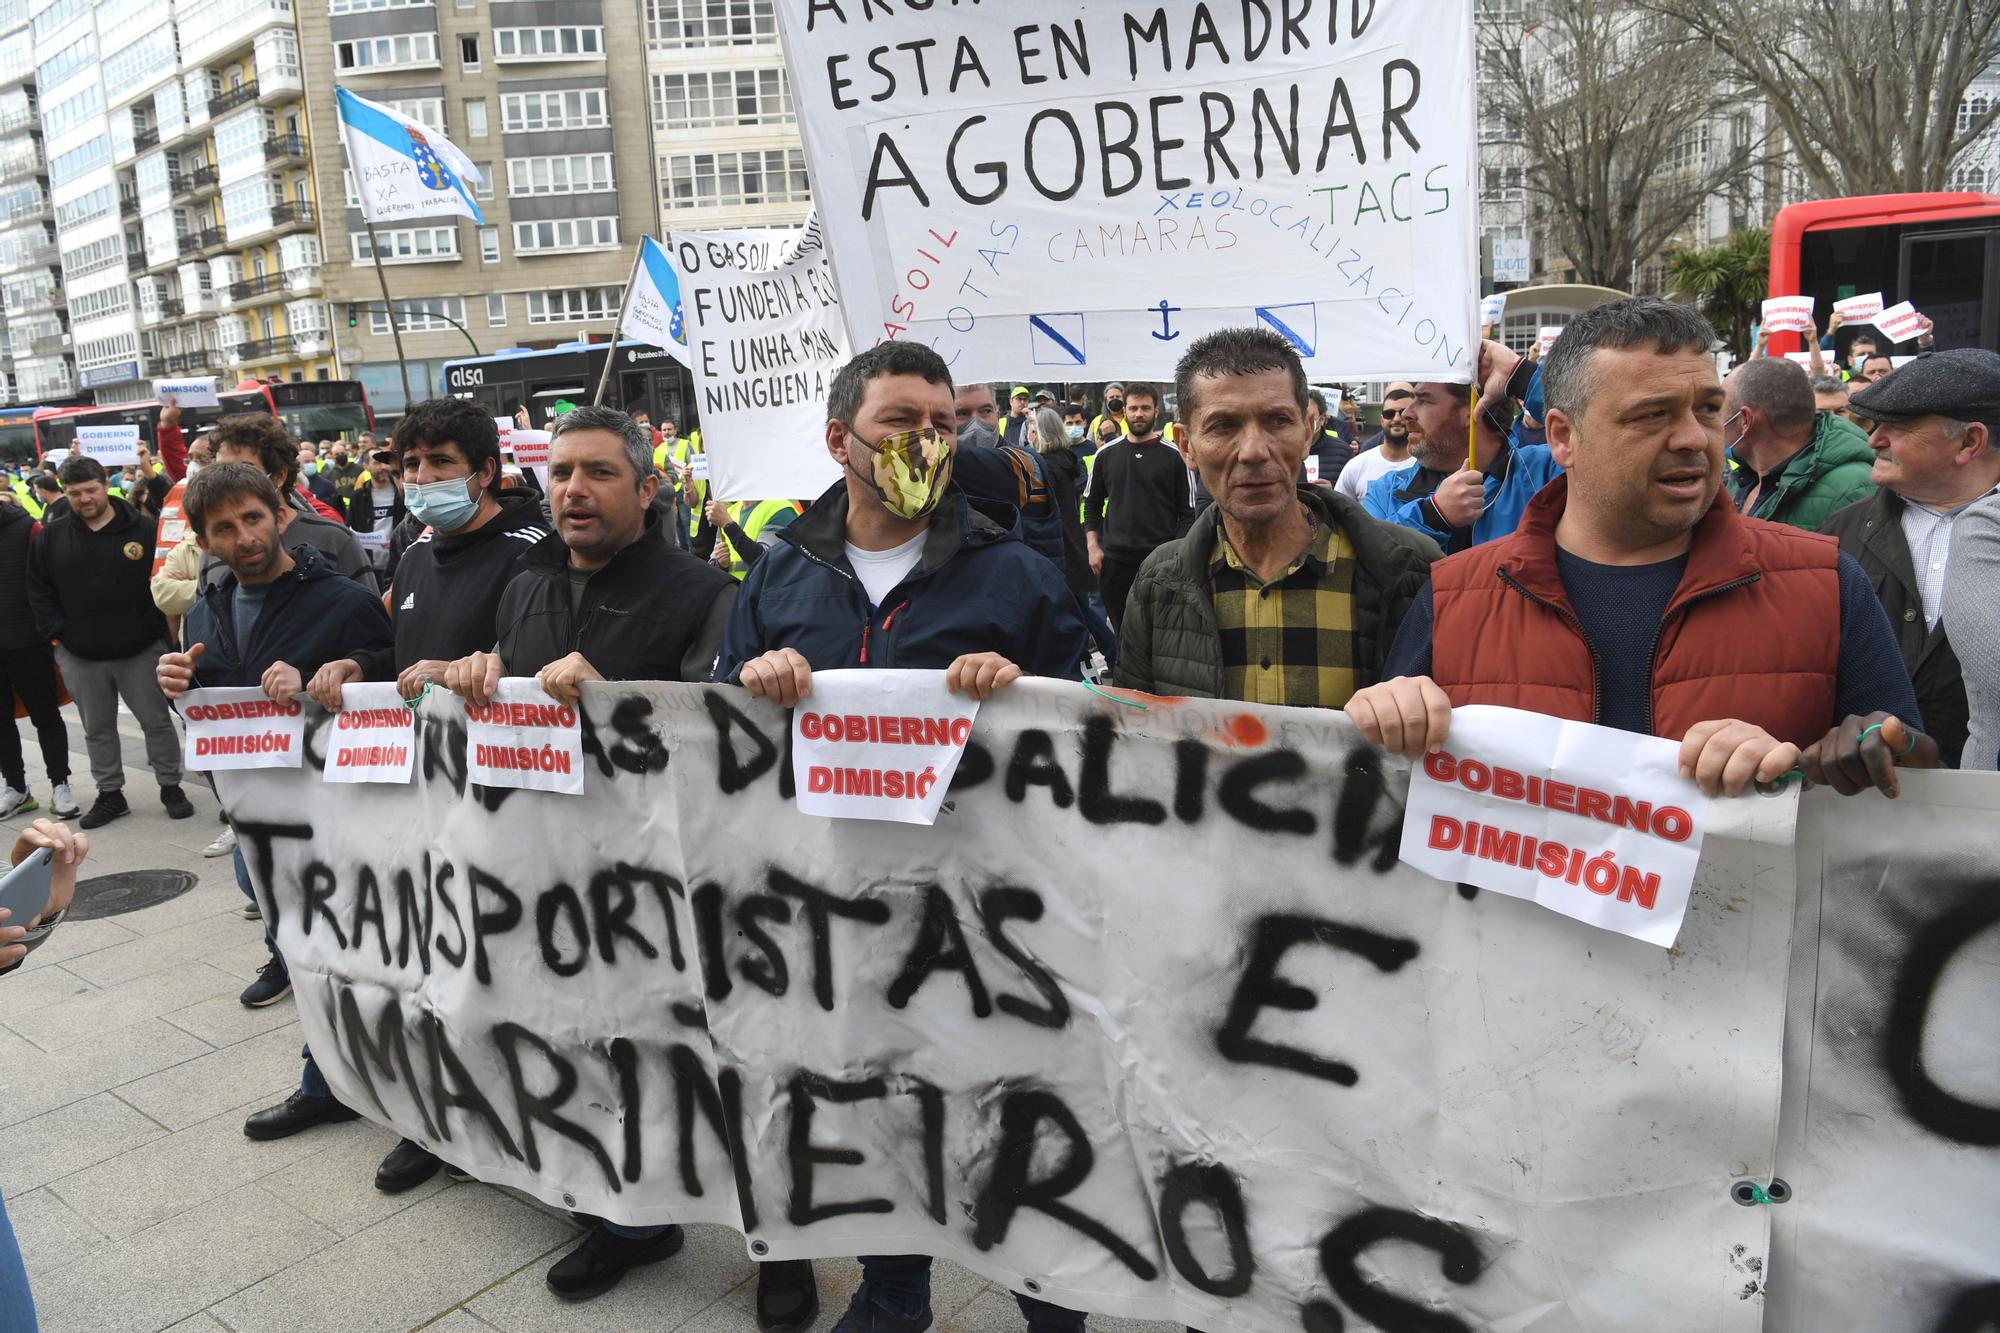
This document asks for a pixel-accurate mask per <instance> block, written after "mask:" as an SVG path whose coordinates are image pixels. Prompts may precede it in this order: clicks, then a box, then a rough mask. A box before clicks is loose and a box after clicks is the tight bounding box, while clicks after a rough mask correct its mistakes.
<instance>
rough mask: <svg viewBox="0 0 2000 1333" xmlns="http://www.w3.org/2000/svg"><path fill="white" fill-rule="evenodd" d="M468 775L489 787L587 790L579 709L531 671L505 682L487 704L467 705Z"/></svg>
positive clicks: (575, 791)
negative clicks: (550, 691) (558, 696)
mask: <svg viewBox="0 0 2000 1333" xmlns="http://www.w3.org/2000/svg"><path fill="white" fill-rule="evenodd" d="M465 722H466V733H467V734H466V745H465V752H466V776H467V777H468V778H469V779H470V780H471V781H473V782H477V783H479V784H480V785H482V786H486V787H519V788H522V789H524V790H527V791H551V792H562V793H564V794H565V795H569V796H575V795H576V794H578V793H579V792H581V791H582V790H583V734H582V732H581V731H580V730H579V728H578V725H577V715H576V710H575V709H574V708H571V707H570V706H569V705H568V704H559V703H557V702H556V701H555V700H554V699H552V698H550V697H549V695H548V692H547V691H545V690H544V689H542V687H541V686H539V685H537V684H536V683H535V682H534V681H533V680H532V679H530V678H527V677H515V676H510V677H508V678H507V679H505V680H502V681H501V682H500V688H499V690H497V691H496V692H495V693H494V695H493V698H492V699H491V700H490V701H489V702H488V703H487V704H486V705H485V706H484V707H481V708H468V709H466V710H465Z"/></svg>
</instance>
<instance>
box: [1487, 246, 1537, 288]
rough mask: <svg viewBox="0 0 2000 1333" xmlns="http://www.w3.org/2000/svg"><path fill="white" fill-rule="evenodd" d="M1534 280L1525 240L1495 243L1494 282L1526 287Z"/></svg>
mask: <svg viewBox="0 0 2000 1333" xmlns="http://www.w3.org/2000/svg"><path fill="white" fill-rule="evenodd" d="M1533 280H1534V274H1533V271H1532V269H1531V267H1530V263H1529V251H1528V243H1527V242H1526V241H1525V240H1511V241H1509V240H1499V241H1495V242H1493V281H1495V282H1504V283H1508V284H1510V285H1512V286H1516V287H1525V286H1526V285H1527V284H1528V283H1530V282H1532V281H1533Z"/></svg>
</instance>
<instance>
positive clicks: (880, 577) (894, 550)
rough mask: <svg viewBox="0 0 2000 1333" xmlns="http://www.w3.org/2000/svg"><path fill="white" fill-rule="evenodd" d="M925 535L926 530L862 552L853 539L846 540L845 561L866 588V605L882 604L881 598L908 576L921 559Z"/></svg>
mask: <svg viewBox="0 0 2000 1333" xmlns="http://www.w3.org/2000/svg"><path fill="white" fill-rule="evenodd" d="M928 536H930V531H929V529H926V530H924V531H923V532H920V533H918V534H917V535H916V536H914V537H912V538H910V539H909V540H908V541H906V542H904V543H903V544H902V545H901V546H891V547H890V548H889V549H888V550H886V551H864V550H862V549H861V548H860V547H859V546H856V545H855V544H854V543H853V542H849V543H847V563H848V564H849V565H852V566H853V567H854V577H856V578H858V579H860V580H861V586H862V587H863V588H866V589H867V590H868V605H870V606H877V607H879V606H880V605H882V599H883V598H884V597H887V596H888V595H889V594H890V593H892V592H894V591H895V590H896V585H897V584H898V583H901V582H902V581H903V580H904V579H906V578H908V577H909V575H910V571H911V570H913V569H915V568H916V567H917V562H918V561H919V560H922V559H923V558H924V539H925V538H926V537H928Z"/></svg>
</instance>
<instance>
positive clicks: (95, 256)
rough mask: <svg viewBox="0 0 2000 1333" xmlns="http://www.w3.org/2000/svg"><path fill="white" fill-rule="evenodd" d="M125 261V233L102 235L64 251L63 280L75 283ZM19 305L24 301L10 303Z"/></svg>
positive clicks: (10, 303)
mask: <svg viewBox="0 0 2000 1333" xmlns="http://www.w3.org/2000/svg"><path fill="white" fill-rule="evenodd" d="M124 262H125V238H124V236H123V235H112V236H105V237H101V238H99V239H97V240H95V241H91V242H89V243H88V244H86V245H79V246H76V247H75V248H73V249H69V250H65V251H63V252H62V270H63V281H64V282H66V283H73V282H75V281H76V280H77V279H78V278H81V277H83V276H84V275H86V274H90V273H102V272H103V271H104V270H105V269H107V268H115V267H117V266H118V265H120V264H123V263H124ZM8 304H9V305H10V306H15V307H17V308H18V306H19V305H20V304H22V303H17V302H12V301H10V302H9V303H8Z"/></svg>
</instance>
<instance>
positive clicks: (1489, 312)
mask: <svg viewBox="0 0 2000 1333" xmlns="http://www.w3.org/2000/svg"><path fill="white" fill-rule="evenodd" d="M1506 314H1507V293H1505V292H1495V293H1493V295H1491V296H1485V297H1481V298H1480V301H1479V326H1480V327H1481V328H1486V329H1490V328H1492V327H1493V326H1494V325H1495V324H1498V323H1499V322H1500V321H1501V319H1502V318H1504V317H1505V316H1506Z"/></svg>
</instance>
